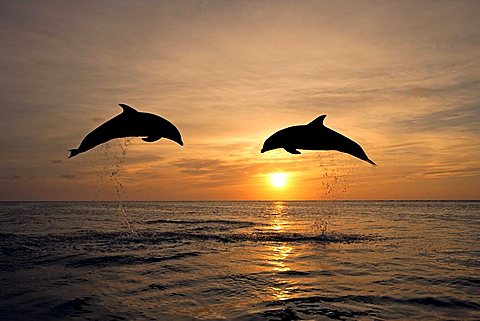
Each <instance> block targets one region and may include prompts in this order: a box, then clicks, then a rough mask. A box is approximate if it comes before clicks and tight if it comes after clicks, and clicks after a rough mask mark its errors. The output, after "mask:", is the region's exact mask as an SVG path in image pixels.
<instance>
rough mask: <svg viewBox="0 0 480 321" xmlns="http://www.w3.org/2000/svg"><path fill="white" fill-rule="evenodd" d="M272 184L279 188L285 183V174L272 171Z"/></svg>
mask: <svg viewBox="0 0 480 321" xmlns="http://www.w3.org/2000/svg"><path fill="white" fill-rule="evenodd" d="M271 180H272V185H273V186H275V187H277V188H281V187H285V185H286V184H287V174H285V173H273V174H272V175H271Z"/></svg>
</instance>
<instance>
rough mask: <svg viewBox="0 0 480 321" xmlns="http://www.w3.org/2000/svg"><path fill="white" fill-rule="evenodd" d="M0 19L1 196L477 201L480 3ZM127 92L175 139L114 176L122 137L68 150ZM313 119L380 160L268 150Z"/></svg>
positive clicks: (40, 7) (18, 5)
mask: <svg viewBox="0 0 480 321" xmlns="http://www.w3.org/2000/svg"><path fill="white" fill-rule="evenodd" d="M0 16H1V21H2V25H1V30H0V32H1V39H2V40H1V41H2V51H1V52H0V65H1V70H2V73H1V75H0V81H1V90H2V107H1V109H0V134H1V135H0V154H1V155H2V156H1V158H0V180H1V184H0V199H2V200H30V199H31V200H64V199H65V200H76V199H83V200H100V199H119V198H121V199H128V200H197V199H479V198H480V121H479V116H480V96H479V93H480V64H479V63H478V61H479V58H480V19H478V17H480V3H479V2H477V1H418V2H414V1H380V2H379V1H351V2H350V1H342V2H338V3H337V2H334V1H181V2H179V1H162V2H160V1H131V2H130V1H101V2H98V3H95V2H76V1H51V2H48V1H45V2H42V3H38V2H35V1H32V2H28V1H22V2H17V1H11V2H2V3H1V4H0ZM119 102H123V103H127V104H130V105H132V106H134V107H135V108H137V109H138V110H141V111H148V112H152V113H156V114H159V115H162V116H164V117H166V118H167V119H169V120H170V121H172V122H173V123H174V124H175V125H177V127H178V128H179V129H180V131H181V132H182V136H183V140H184V142H185V146H183V147H180V146H178V145H176V144H175V143H173V142H171V141H167V140H160V141H158V142H156V143H145V142H142V141H141V140H140V139H138V138H136V139H133V140H132V141H131V144H130V145H129V146H128V151H127V153H126V157H125V160H124V163H122V164H121V165H119V166H118V169H119V170H120V171H119V173H118V174H117V175H114V177H113V178H111V177H110V176H111V173H112V172H115V171H116V170H117V165H118V164H119V160H118V158H119V157H120V158H121V156H122V149H121V148H120V145H121V144H122V143H123V141H119V140H117V141H112V142H111V143H110V144H109V146H108V151H107V147H106V146H101V147H98V148H96V149H95V150H92V151H90V152H88V153H85V154H81V155H79V156H77V157H75V158H73V159H68V160H67V159H66V157H67V156H68V152H67V150H68V149H70V148H75V147H77V146H78V144H79V143H80V141H81V139H82V138H83V137H84V136H85V135H86V134H87V133H88V132H89V131H91V130H92V129H93V128H95V127H96V126H97V125H99V124H100V123H101V122H103V121H105V120H107V119H109V118H111V117H113V116H115V115H116V114H118V113H120V112H121V109H120V108H119V107H118V106H117V103H119ZM321 114H327V115H328V117H327V118H326V120H325V124H326V125H327V126H328V127H330V128H332V129H334V130H337V131H339V132H340V133H342V134H344V135H346V136H348V137H350V138H352V139H354V140H355V141H357V142H358V143H359V144H361V145H362V147H363V148H364V149H365V151H366V152H367V154H368V155H369V157H370V158H371V159H372V160H374V161H375V162H376V163H377V164H378V165H379V166H377V167H372V166H370V165H369V164H367V163H366V162H362V161H360V160H358V159H355V158H353V157H351V156H349V155H345V154H340V153H336V152H316V151H304V152H302V155H291V154H288V153H286V152H285V151H283V150H275V151H271V152H268V153H265V154H260V149H261V146H262V144H263V141H264V140H265V139H266V138H267V137H268V136H269V135H270V134H272V133H273V132H275V131H277V130H278V129H281V128H284V127H287V126H291V125H295V124H305V123H307V122H309V121H311V120H312V119H314V118H315V117H317V116H318V115H321ZM273 172H285V173H288V183H287V185H286V187H285V188H273V187H272V185H271V183H270V181H269V174H270V173H273ZM120 183H121V184H122V186H121V187H120V188H119V192H117V191H116V187H119V184H120Z"/></svg>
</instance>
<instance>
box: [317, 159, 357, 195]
mask: <svg viewBox="0 0 480 321" xmlns="http://www.w3.org/2000/svg"><path fill="white" fill-rule="evenodd" d="M317 159H318V160H319V162H320V166H321V167H322V169H323V175H322V183H321V187H322V189H321V192H319V193H318V198H319V199H327V200H334V199H343V198H344V196H345V194H346V193H347V190H348V185H349V180H350V175H351V174H352V172H353V170H354V167H353V165H352V163H351V162H350V161H346V160H345V161H342V160H339V159H338V158H335V159H334V158H329V159H325V157H324V156H322V155H320V153H318V154H317Z"/></svg>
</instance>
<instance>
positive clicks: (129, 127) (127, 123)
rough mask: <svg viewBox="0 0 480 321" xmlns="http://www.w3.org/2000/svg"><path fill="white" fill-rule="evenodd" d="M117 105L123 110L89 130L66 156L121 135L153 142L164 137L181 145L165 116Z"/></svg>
mask: <svg viewBox="0 0 480 321" xmlns="http://www.w3.org/2000/svg"><path fill="white" fill-rule="evenodd" d="M119 106H120V107H122V108H123V112H122V113H121V114H120V115H117V116H115V117H113V118H112V119H110V120H108V121H106V122H105V123H103V124H102V125H100V126H98V127H97V128H95V129H94V130H93V131H91V132H90V133H89V134H88V135H87V136H85V138H84V139H83V140H82V142H81V143H80V146H79V147H78V148H77V149H69V151H70V156H69V157H68V158H70V157H73V156H75V155H78V154H80V153H83V152H86V151H88V150H90V149H92V148H94V147H95V146H97V145H100V144H103V143H106V142H108V141H109V140H111V139H114V138H123V137H144V138H142V140H143V141H146V142H154V141H157V140H159V139H160V138H162V137H164V138H168V139H170V140H173V141H174V142H176V143H178V144H179V145H180V146H183V141H182V136H181V135H180V132H179V131H178V129H177V128H176V127H175V126H174V125H173V124H172V123H171V122H169V121H168V120H166V119H165V118H162V117H160V116H157V115H154V114H149V113H142V112H139V111H137V110H135V109H134V108H132V107H130V106H128V105H125V104H119Z"/></svg>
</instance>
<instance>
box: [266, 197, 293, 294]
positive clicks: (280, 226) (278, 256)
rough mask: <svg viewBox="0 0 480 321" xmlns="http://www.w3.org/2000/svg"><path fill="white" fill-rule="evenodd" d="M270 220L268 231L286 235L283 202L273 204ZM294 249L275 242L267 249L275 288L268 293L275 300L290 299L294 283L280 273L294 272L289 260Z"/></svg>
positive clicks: (272, 287)
mask: <svg viewBox="0 0 480 321" xmlns="http://www.w3.org/2000/svg"><path fill="white" fill-rule="evenodd" d="M271 214H272V219H271V222H270V225H269V226H268V229H269V230H270V231H273V232H275V233H288V229H289V225H290V224H289V222H288V220H287V213H286V205H285V203H284V202H275V203H274V204H273V208H272V212H271ZM293 251H294V248H293V246H292V245H291V244H288V243H287V242H275V243H274V244H272V245H271V246H270V247H269V251H268V257H267V260H268V263H269V264H270V266H272V272H273V273H274V275H275V283H276V285H275V286H271V287H270V289H269V290H270V291H271V293H272V295H273V297H274V298H275V300H286V299H289V298H291V297H292V293H291V290H293V289H295V285H294V282H292V280H290V279H289V278H288V276H285V275H284V274H283V275H282V273H285V272H288V271H291V270H295V267H294V266H293V263H292V262H291V260H289V258H290V256H291V254H292V252H293Z"/></svg>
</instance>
